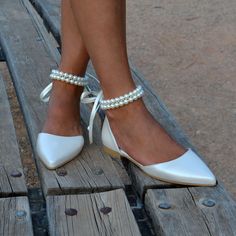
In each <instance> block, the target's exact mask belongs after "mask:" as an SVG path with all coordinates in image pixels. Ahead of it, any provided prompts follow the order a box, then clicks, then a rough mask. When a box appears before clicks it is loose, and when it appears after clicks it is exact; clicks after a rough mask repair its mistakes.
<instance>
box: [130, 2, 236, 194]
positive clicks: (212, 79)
mask: <svg viewBox="0 0 236 236" xmlns="http://www.w3.org/2000/svg"><path fill="white" fill-rule="evenodd" d="M127 42H128V53H129V57H130V61H131V63H132V64H134V65H135V67H137V68H138V69H139V71H140V72H141V73H142V74H143V75H144V77H145V78H146V79H147V80H149V82H150V83H151V84H152V86H153V87H154V88H155V90H156V91H157V92H158V94H159V95H160V97H161V98H162V100H163V101H164V102H165V103H166V105H167V106H168V108H169V110H170V111H171V112H172V113H173V114H174V116H175V117H176V119H177V120H178V122H179V123H180V125H181V126H182V127H183V129H184V131H185V132H186V134H187V135H188V136H189V137H190V139H191V141H192V143H193V144H194V145H195V146H196V147H197V149H198V150H199V152H200V153H201V154H203V155H204V156H205V158H206V160H207V162H208V164H209V166H210V168H211V169H212V170H213V171H214V173H215V174H216V175H217V176H218V177H219V178H220V179H221V180H222V181H223V182H224V183H225V186H226V188H227V189H229V190H230V191H231V192H232V193H233V194H234V197H235V198H236V1H235V0H224V1H221V0H215V1H210V0H191V1H187V0H159V1H155V0H145V1H143V0H127Z"/></svg>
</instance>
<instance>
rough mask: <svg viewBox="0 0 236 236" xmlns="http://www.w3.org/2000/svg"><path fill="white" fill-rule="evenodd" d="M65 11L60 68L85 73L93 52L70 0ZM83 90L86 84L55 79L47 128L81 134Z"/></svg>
mask: <svg viewBox="0 0 236 236" xmlns="http://www.w3.org/2000/svg"><path fill="white" fill-rule="evenodd" d="M61 14H62V20H61V34H62V38H61V39H62V40H61V41H62V56H61V62H60V65H59V70H62V71H63V72H68V73H72V74H75V75H80V76H83V75H84V73H85V71H86V67H87V64H88V60H89V55H88V53H87V50H86V49H85V46H84V44H83V41H82V39H81V37H80V33H79V31H78V27H77V23H76V21H75V18H74V15H73V12H72V9H71V5H70V1H68V0H62V5H61ZM82 91H83V87H79V86H75V85H71V84H68V83H65V82H61V81H54V82H53V89H52V93H51V96H50V101H49V107H48V114H47V119H46V121H45V124H44V127H43V132H47V133H50V134H56V135H65V136H73V135H79V134H81V129H80V116H79V106H78V104H79V98H80V95H81V93H82Z"/></svg>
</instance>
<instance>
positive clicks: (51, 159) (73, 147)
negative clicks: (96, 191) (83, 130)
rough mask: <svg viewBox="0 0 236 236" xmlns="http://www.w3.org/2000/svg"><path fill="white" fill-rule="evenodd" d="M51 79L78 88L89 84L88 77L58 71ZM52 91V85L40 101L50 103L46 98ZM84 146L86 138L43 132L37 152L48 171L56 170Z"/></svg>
mask: <svg viewBox="0 0 236 236" xmlns="http://www.w3.org/2000/svg"><path fill="white" fill-rule="evenodd" d="M50 77H51V78H52V79H57V80H61V81H64V82H67V83H71V84H74V85H76V86H85V85H87V84H88V78H87V77H79V76H75V75H72V74H68V73H64V72H62V71H58V70H52V72H51V74H50ZM51 89H52V83H50V84H49V85H48V86H47V87H46V88H45V89H44V90H43V91H42V92H41V94H40V99H41V100H42V101H43V102H48V101H49V96H48V97H46V96H47V94H48V93H49V91H50V90H51ZM83 146H84V137H83V136H82V135H78V136H60V135H54V134H48V133H44V132H41V133H39V134H38V138H37V143H36V151H37V154H38V156H39V158H40V160H41V161H42V162H43V163H44V165H45V166H46V167H47V168H48V169H56V168H58V167H60V166H62V165H64V164H65V163H67V162H69V161H71V160H72V159H73V158H74V157H76V156H77V155H78V154H79V153H80V152H81V150H82V148H83Z"/></svg>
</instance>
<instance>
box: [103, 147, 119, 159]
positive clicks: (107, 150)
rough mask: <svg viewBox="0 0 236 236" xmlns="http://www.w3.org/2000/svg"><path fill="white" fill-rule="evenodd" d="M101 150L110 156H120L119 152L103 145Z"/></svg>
mask: <svg viewBox="0 0 236 236" xmlns="http://www.w3.org/2000/svg"><path fill="white" fill-rule="evenodd" d="M103 150H104V152H105V153H107V154H108V155H110V156H111V157H114V158H118V159H121V156H120V154H119V153H118V152H115V151H113V150H112V149H110V148H108V147H106V146H103Z"/></svg>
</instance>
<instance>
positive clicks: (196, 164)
mask: <svg viewBox="0 0 236 236" xmlns="http://www.w3.org/2000/svg"><path fill="white" fill-rule="evenodd" d="M142 95H143V89H142V87H141V86H138V87H137V88H136V89H135V90H134V91H131V92H130V93H128V94H125V95H123V96H120V97H118V98H113V99H109V100H103V95H102V91H100V92H99V93H97V94H95V92H84V93H83V94H82V96H81V102H82V103H91V102H93V103H94V106H93V108H92V112H91V116H90V121H89V126H88V130H89V139H90V143H92V142H93V137H92V127H93V120H94V117H95V115H96V112H97V110H98V109H99V108H101V109H103V110H106V109H115V108H118V107H120V106H124V105H126V104H128V103H130V102H133V101H135V100H137V99H139V98H141V97H142ZM91 96H92V97H91ZM102 143H103V145H104V150H105V151H106V152H107V153H108V154H110V155H111V156H112V157H121V156H122V157H125V158H127V159H128V160H130V161H131V162H133V163H134V164H135V165H136V166H138V167H139V168H140V169H141V170H142V171H143V172H145V173H146V174H147V175H149V176H151V177H153V178H156V179H158V180H162V181H165V182H169V183H175V184H182V185H192V186H214V185H216V178H215V176H214V175H213V173H212V172H211V170H210V169H209V168H208V167H207V165H206V164H205V163H204V162H203V161H202V160H201V158H200V157H199V156H198V155H197V154H196V153H195V152H194V151H193V150H191V149H190V148H188V149H187V151H186V152H185V153H184V154H183V155H181V156H179V157H177V158H176V159H174V160H171V161H167V162H162V163H157V164H151V165H142V164H140V163H139V162H137V161H136V160H134V159H133V158H132V157H130V156H129V154H128V153H126V152H125V151H124V150H122V149H120V148H119V146H118V144H117V142H116V139H115V137H114V135H113V133H112V130H111V127H110V124H109V121H108V118H107V117H106V116H105V119H104V123H103V126H102Z"/></svg>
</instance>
